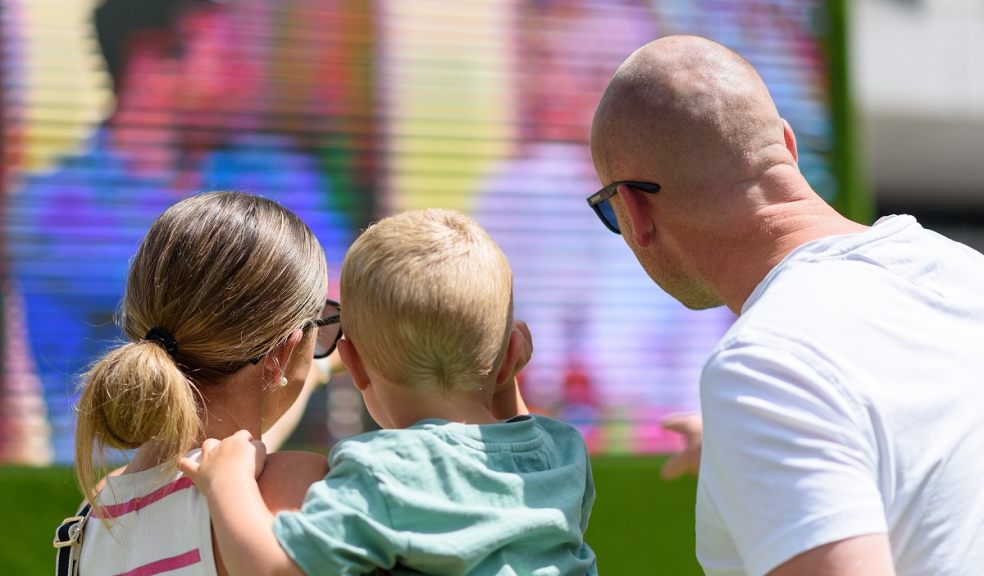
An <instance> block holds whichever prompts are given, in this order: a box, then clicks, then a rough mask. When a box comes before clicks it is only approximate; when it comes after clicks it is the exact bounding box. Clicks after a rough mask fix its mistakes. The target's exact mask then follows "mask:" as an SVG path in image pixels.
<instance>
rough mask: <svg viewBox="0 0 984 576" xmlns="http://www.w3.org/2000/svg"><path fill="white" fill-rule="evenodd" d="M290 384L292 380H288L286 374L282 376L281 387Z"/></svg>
mask: <svg viewBox="0 0 984 576" xmlns="http://www.w3.org/2000/svg"><path fill="white" fill-rule="evenodd" d="M288 384H290V382H289V381H288V380H287V377H286V376H281V377H280V387H281V388H286V387H287V385H288Z"/></svg>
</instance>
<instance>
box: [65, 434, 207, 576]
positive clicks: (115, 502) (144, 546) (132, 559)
mask: <svg viewBox="0 0 984 576" xmlns="http://www.w3.org/2000/svg"><path fill="white" fill-rule="evenodd" d="M199 454H200V451H198V450H193V451H192V452H190V453H189V456H190V457H192V458H196V459H197V457H198V455H199ZM99 503H100V505H101V506H103V507H104V508H103V509H104V510H105V511H106V514H108V515H109V516H110V517H111V518H112V519H111V520H110V522H109V523H108V524H106V523H104V522H103V521H102V520H100V519H99V518H97V517H95V515H90V517H89V520H88V521H87V522H86V525H85V532H84V533H83V536H82V555H81V557H80V559H79V562H80V564H79V573H80V574H84V575H89V574H92V575H97V574H121V575H129V574H142V575H149V574H159V573H164V572H166V573H167V574H168V576H216V574H217V572H216V570H215V557H214V556H213V551H212V531H211V527H212V525H211V517H210V516H209V513H208V503H207V502H206V500H205V498H204V497H203V496H202V495H201V493H200V492H198V490H196V489H195V486H194V485H193V484H192V483H191V479H190V478H188V477H186V476H184V475H182V474H180V473H179V472H176V471H174V467H173V466H172V467H167V466H166V465H161V466H157V467H156V468H151V469H149V470H144V471H142V472H135V473H133V474H123V475H121V476H112V477H109V478H107V479H106V486H105V487H104V488H103V489H102V491H100V492H99Z"/></svg>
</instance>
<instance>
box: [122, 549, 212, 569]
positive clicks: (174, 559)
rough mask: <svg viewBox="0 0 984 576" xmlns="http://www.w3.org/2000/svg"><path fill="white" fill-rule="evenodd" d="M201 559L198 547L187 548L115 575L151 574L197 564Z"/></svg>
mask: <svg viewBox="0 0 984 576" xmlns="http://www.w3.org/2000/svg"><path fill="white" fill-rule="evenodd" d="M201 561H202V555H201V554H200V553H199V551H198V548H195V549H194V550H189V551H187V552H185V553H184V554H178V555H177V556H171V557H170V558H161V559H160V560H156V561H154V562H151V563H149V564H144V565H143V566H138V567H136V568H134V569H133V570H130V571H129V572H123V573H121V574H118V575H117V576H153V575H154V574H160V573H162V572H170V571H171V570H177V569H178V568H184V567H185V566H191V565H192V564H197V563H199V562H201Z"/></svg>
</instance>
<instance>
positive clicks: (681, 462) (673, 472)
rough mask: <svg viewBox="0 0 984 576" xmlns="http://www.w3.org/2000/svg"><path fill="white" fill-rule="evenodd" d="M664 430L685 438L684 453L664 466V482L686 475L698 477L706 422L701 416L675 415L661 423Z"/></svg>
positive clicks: (675, 456) (674, 457)
mask: <svg viewBox="0 0 984 576" xmlns="http://www.w3.org/2000/svg"><path fill="white" fill-rule="evenodd" d="M661 424H662V425H663V428H664V429H666V430H672V431H674V432H677V433H679V434H681V435H682V436H683V441H684V447H683V451H682V452H680V453H679V454H676V455H674V456H673V457H672V458H670V459H669V461H667V462H666V464H664V465H663V471H662V476H663V479H664V480H673V479H674V478H679V477H680V476H683V475H684V474H693V475H697V472H698V471H699V470H700V447H701V442H702V440H703V438H704V421H703V420H702V419H701V417H700V414H673V415H672V416H667V417H666V418H664V419H663V421H662V422H661Z"/></svg>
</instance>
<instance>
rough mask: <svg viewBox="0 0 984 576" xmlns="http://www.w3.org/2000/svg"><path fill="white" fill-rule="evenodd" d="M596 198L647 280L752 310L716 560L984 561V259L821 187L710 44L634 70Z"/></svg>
mask: <svg viewBox="0 0 984 576" xmlns="http://www.w3.org/2000/svg"><path fill="white" fill-rule="evenodd" d="M591 149H592V156H593V159H594V163H595V169H596V171H597V173H598V176H599V178H600V180H601V182H602V184H604V185H605V187H604V188H602V190H601V191H599V192H598V193H596V194H594V195H593V196H591V198H589V204H591V205H592V206H593V207H594V209H595V211H596V212H597V213H598V215H599V216H600V217H601V218H602V220H603V221H604V223H605V225H606V226H608V227H609V229H611V230H613V231H615V232H619V231H621V233H622V234H623V236H624V239H625V242H626V244H628V245H629V247H630V248H631V249H632V251H633V252H634V253H635V255H636V258H637V259H638V260H639V263H640V264H641V265H642V267H643V268H644V269H645V270H646V271H647V272H648V273H649V276H650V277H651V278H652V279H653V280H654V281H655V282H656V283H657V284H659V286H660V287H662V288H663V289H664V290H665V291H666V292H668V293H669V294H670V295H672V296H673V297H675V298H676V299H677V300H679V301H680V302H682V303H683V304H685V305H686V306H688V307H691V308H698V309H699V308H709V307H713V306H720V305H725V306H727V307H728V308H730V309H731V310H732V311H734V312H735V313H738V314H740V317H739V319H738V320H737V322H736V323H735V324H734V326H733V327H732V329H731V330H729V331H728V333H727V334H726V335H725V336H724V338H723V339H722V340H721V342H720V343H719V344H718V345H717V347H716V348H715V349H714V351H713V352H712V355H711V357H710V359H709V360H708V361H707V363H706V365H705V368H704V371H703V374H702V377H701V404H702V411H703V416H704V441H703V442H704V443H703V447H704V448H703V449H704V452H703V455H702V457H701V471H700V478H699V487H698V501H697V556H698V560H699V561H700V563H701V564H702V566H703V567H704V570H705V571H706V572H707V573H708V574H714V575H718V574H721V575H724V574H727V575H731V574H746V573H747V574H777V575H786V574H790V575H791V574H796V575H813V574H825V575H837V576H845V575H865V576H872V575H889V574H899V575H917V574H918V575H927V574H934V575H935V574H947V575H971V574H974V575H978V574H981V573H984V256H982V255H981V254H979V253H977V252H975V251H973V250H971V249H970V248H968V247H966V246H963V245H961V244H958V243H955V242H952V241H950V240H947V239H946V238H943V237H942V236H939V235H938V234H935V233H933V232H930V231H928V230H925V229H923V228H922V227H921V226H919V224H918V223H917V222H916V221H915V219H913V218H912V217H910V216H893V217H888V218H883V219H881V220H879V221H878V222H876V223H875V224H874V225H873V226H871V227H867V226H862V225H860V224H857V223H855V222H852V221H850V220H848V219H846V218H844V217H842V216H841V215H840V214H838V213H837V212H836V211H834V210H833V209H832V208H831V207H830V206H829V205H828V204H827V203H826V202H824V201H823V199H822V198H820V197H819V196H818V195H817V194H816V193H815V192H814V191H813V190H812V189H811V188H810V185H809V184H808V183H807V182H806V180H805V179H804V178H803V176H802V174H801V173H800V171H799V169H798V168H797V164H796V161H797V152H796V139H795V137H794V135H793V132H792V129H791V128H790V126H789V124H788V123H786V122H785V121H784V120H782V119H781V118H780V116H779V114H778V112H777V110H776V107H775V104H774V103H773V101H772V98H771V96H770V95H769V92H768V90H767V89H766V87H765V85H764V83H763V82H762V80H761V78H760V77H759V75H758V74H757V73H756V72H755V70H754V69H753V68H752V67H751V65H749V64H748V62H746V61H745V60H743V59H742V58H741V57H740V56H738V55H737V54H735V53H733V52H731V51H730V50H728V49H726V48H724V47H722V46H720V45H718V44H715V43H713V42H711V41H709V40H705V39H702V38H695V37H668V38H663V39H660V40H657V41H655V42H652V43H650V44H648V45H646V46H644V47H643V48H641V49H639V50H638V51H636V52H635V53H634V54H633V55H632V56H630V57H629V59H628V60H626V61H625V63H624V64H623V65H622V66H621V67H620V68H619V69H618V71H617V73H616V74H615V77H614V78H613V79H612V81H611V83H610V84H609V86H608V88H607V90H606V91H605V94H604V96H603V97H602V99H601V102H600V104H599V105H598V109H597V111H596V114H595V119H594V124H593V127H592V135H591Z"/></svg>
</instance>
